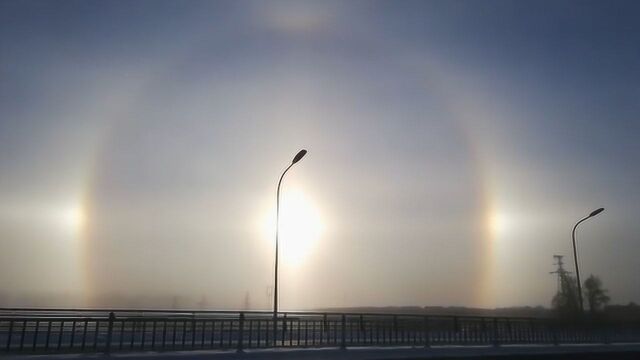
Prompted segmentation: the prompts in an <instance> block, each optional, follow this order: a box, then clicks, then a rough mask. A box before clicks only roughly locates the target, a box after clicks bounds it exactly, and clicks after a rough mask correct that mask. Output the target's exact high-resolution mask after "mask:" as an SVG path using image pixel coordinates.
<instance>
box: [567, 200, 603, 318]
mask: <svg viewBox="0 0 640 360" xmlns="http://www.w3.org/2000/svg"><path fill="white" fill-rule="evenodd" d="M603 211H604V208H599V209H596V210H593V211H592V212H591V214H589V215H588V216H586V217H585V218H583V219H582V220H580V221H578V222H577V223H576V225H575V226H574V227H573V231H572V232H571V237H572V239H573V260H574V261H575V263H576V280H577V281H578V298H579V299H580V312H581V313H582V312H584V304H583V302H582V284H580V270H578V254H577V252H576V228H577V227H578V225H580V223H581V222H583V221H585V220H587V219H589V218H592V217H594V216H596V215H598V214H600V213H601V212H603Z"/></svg>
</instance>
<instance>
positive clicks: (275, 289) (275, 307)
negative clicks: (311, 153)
mask: <svg viewBox="0 0 640 360" xmlns="http://www.w3.org/2000/svg"><path fill="white" fill-rule="evenodd" d="M306 154H307V150H300V151H299V152H298V153H297V154H296V156H294V157H293V160H292V161H291V164H290V165H289V166H288V167H287V168H286V169H285V170H284V172H283V173H282V176H280V181H278V191H277V192H276V279H275V283H274V286H273V335H274V336H275V334H276V333H277V332H276V331H277V327H278V325H277V319H278V228H279V227H280V185H281V184H282V179H283V178H284V174H286V173H287V171H289V169H291V167H292V166H293V165H294V164H295V163H297V162H298V161H300V160H301V159H302V158H303V157H304V156H305V155H306ZM274 341H275V338H274Z"/></svg>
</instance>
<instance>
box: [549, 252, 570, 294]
mask: <svg viewBox="0 0 640 360" xmlns="http://www.w3.org/2000/svg"><path fill="white" fill-rule="evenodd" d="M563 257H564V256H563V255H553V258H554V259H555V261H556V262H555V264H553V265H556V266H557V267H558V268H557V269H556V271H551V272H550V273H549V274H558V292H561V291H562V281H563V280H564V279H565V276H566V275H569V274H571V273H570V272H569V271H567V270H565V269H564V267H563V266H564V262H563V261H562V258H563Z"/></svg>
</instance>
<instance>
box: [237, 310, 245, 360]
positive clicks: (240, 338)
mask: <svg viewBox="0 0 640 360" xmlns="http://www.w3.org/2000/svg"><path fill="white" fill-rule="evenodd" d="M239 322H240V323H239V325H238V349H237V352H239V353H241V352H243V345H244V344H243V343H242V342H243V340H244V313H243V312H241V313H240V320H239Z"/></svg>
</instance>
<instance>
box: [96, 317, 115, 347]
mask: <svg viewBox="0 0 640 360" xmlns="http://www.w3.org/2000/svg"><path fill="white" fill-rule="evenodd" d="M115 319H116V314H114V313H113V311H112V312H110V313H109V326H108V327H107V343H106V344H105V349H104V352H105V354H107V355H108V354H109V353H110V352H111V339H112V336H113V322H114V320H115ZM96 327H98V321H97V320H96ZM97 341H98V339H97V338H96V342H97Z"/></svg>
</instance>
